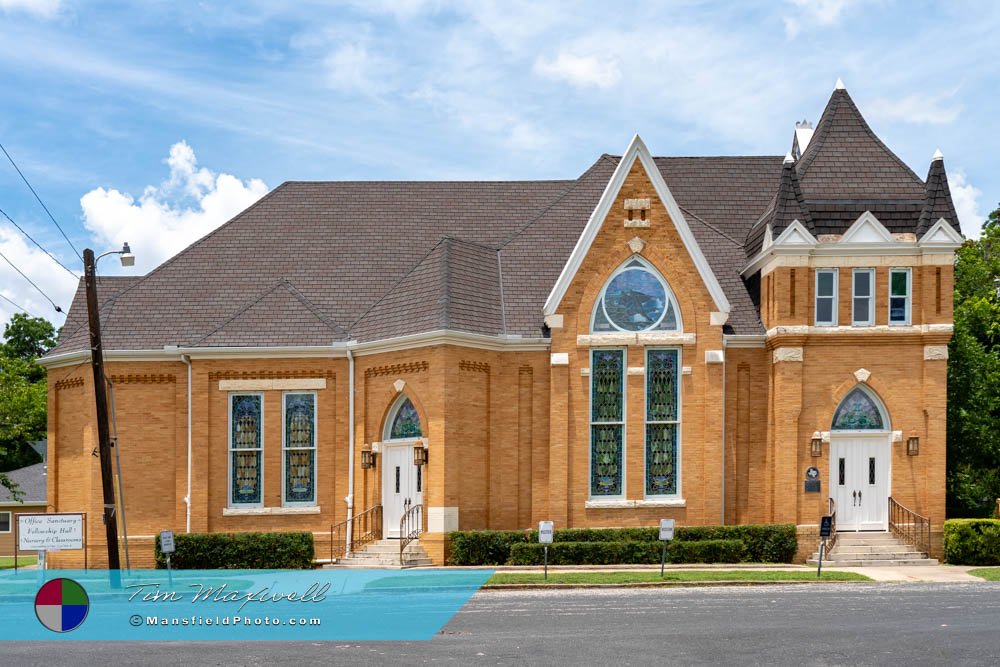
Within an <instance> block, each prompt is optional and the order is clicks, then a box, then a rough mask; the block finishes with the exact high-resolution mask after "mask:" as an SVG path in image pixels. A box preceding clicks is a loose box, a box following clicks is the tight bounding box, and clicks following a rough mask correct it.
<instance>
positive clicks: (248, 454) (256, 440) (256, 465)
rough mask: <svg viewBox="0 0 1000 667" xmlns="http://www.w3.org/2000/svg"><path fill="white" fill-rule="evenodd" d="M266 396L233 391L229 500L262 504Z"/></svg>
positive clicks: (230, 428)
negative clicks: (262, 440) (262, 453)
mask: <svg viewBox="0 0 1000 667" xmlns="http://www.w3.org/2000/svg"><path fill="white" fill-rule="evenodd" d="M263 398H264V397H263V396H262V395H260V394H230V396H229V401H230V408H229V415H230V423H229V459H230V461H229V489H230V492H229V502H230V504H232V505H259V504H260V503H261V500H262V496H261V477H262V470H261V445H262V443H261V439H262V434H263V432H264V429H263V414H262V409H263Z"/></svg>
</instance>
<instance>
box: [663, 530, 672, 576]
mask: <svg viewBox="0 0 1000 667" xmlns="http://www.w3.org/2000/svg"><path fill="white" fill-rule="evenodd" d="M672 539H674V520H673V519H660V541H661V542H663V553H662V554H661V555H660V577H661V578H662V577H663V566H664V565H665V564H666V562H667V542H669V541H670V540H672Z"/></svg>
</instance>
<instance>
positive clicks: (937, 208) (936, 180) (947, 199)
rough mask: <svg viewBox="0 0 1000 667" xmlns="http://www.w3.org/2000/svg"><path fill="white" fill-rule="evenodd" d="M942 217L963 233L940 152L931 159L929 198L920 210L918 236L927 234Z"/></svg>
mask: <svg viewBox="0 0 1000 667" xmlns="http://www.w3.org/2000/svg"><path fill="white" fill-rule="evenodd" d="M941 218H944V219H945V220H946V221H947V222H948V224H950V225H951V226H952V228H953V229H954V230H955V231H956V232H958V233H959V234H961V233H962V228H961V226H960V225H959V220H958V214H957V213H956V212H955V203H954V202H953V201H952V199H951V188H949V187H948V174H947V173H945V169H944V158H943V157H940V153H939V154H937V155H935V156H934V159H933V160H931V166H930V169H929V170H928V172H927V200H926V201H925V202H924V208H923V210H922V211H921V212H920V220H919V222H918V223H917V236H918V237H921V236H923V235H924V234H926V233H927V230H929V229H930V228H931V227H933V226H934V223H935V222H937V221H938V220H940V219H941Z"/></svg>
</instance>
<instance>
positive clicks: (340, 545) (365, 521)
mask: <svg viewBox="0 0 1000 667" xmlns="http://www.w3.org/2000/svg"><path fill="white" fill-rule="evenodd" d="M350 522H352V523H353V524H354V525H353V526H352V528H351V544H350V545H348V544H347V524H348V520H344V521H341V522H340V523H335V524H333V525H332V526H330V562H331V563H332V562H333V561H335V560H337V559H340V558H343V557H344V556H345V555H347V552H348V551H357V550H358V549H360V548H362V547H364V546H365V545H366V544H370V543H371V542H374V541H375V540H380V539H382V506H381V505H376V506H375V507H371V508H369V509H366V510H365V511H364V512H361V513H360V514H355V515H354V517H353V518H352V519H350Z"/></svg>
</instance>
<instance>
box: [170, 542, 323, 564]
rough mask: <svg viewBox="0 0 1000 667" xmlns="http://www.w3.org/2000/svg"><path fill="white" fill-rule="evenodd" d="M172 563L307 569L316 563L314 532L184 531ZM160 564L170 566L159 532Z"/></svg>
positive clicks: (172, 555) (171, 560) (175, 544)
mask: <svg viewBox="0 0 1000 667" xmlns="http://www.w3.org/2000/svg"><path fill="white" fill-rule="evenodd" d="M174 546H175V547H176V549H177V551H175V552H174V553H173V554H171V558H170V566H171V567H173V568H176V569H178V570H237V569H239V570H243V569H245V570H262V569H267V570H272V569H283V570H306V569H311V568H312V567H313V553H314V550H313V535H312V533H181V534H179V535H175V536H174ZM154 549H155V556H156V567H158V568H165V567H166V566H167V559H166V556H164V555H163V553H162V552H161V551H160V536H159V535H157V536H156V545H155V547H154Z"/></svg>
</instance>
